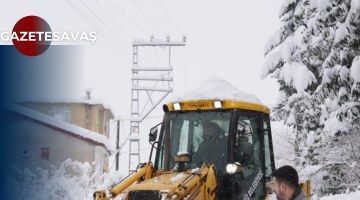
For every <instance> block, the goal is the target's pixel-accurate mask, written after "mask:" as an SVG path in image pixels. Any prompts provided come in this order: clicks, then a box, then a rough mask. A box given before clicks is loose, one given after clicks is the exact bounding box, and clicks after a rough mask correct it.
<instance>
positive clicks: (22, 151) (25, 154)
mask: <svg viewBox="0 0 360 200" xmlns="http://www.w3.org/2000/svg"><path fill="white" fill-rule="evenodd" d="M29 154H30V153H29V149H28V148H22V149H21V156H24V157H28V156H29Z"/></svg>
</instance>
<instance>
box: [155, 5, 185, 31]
mask: <svg viewBox="0 0 360 200" xmlns="http://www.w3.org/2000/svg"><path fill="white" fill-rule="evenodd" d="M155 1H156V2H157V3H158V5H159V6H160V7H161V9H162V10H163V11H164V13H165V14H166V15H167V16H168V18H169V19H170V21H171V22H172V23H173V24H174V26H175V27H176V28H177V30H178V31H179V32H180V33H181V34H183V33H182V31H181V30H180V28H179V27H178V26H177V25H176V24H175V22H174V21H173V20H172V19H171V17H170V15H169V14H168V13H167V12H166V10H165V9H164V7H163V6H162V5H161V4H160V2H159V1H158V0H155Z"/></svg>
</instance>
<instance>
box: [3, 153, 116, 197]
mask: <svg viewBox="0 0 360 200" xmlns="http://www.w3.org/2000/svg"><path fill="white" fill-rule="evenodd" d="M2 173H3V174H1V175H2V177H3V178H2V185H4V186H5V188H4V189H5V190H6V191H7V193H6V194H2V197H3V198H4V199H28V200H38V199H64V200H70V199H78V200H91V199H93V196H92V195H93V193H94V192H95V191H96V190H99V188H101V189H108V188H109V187H110V186H111V185H113V184H115V183H117V182H119V180H121V176H120V174H119V173H118V172H112V173H111V174H106V173H101V174H100V173H94V168H93V166H91V165H90V164H89V163H87V162H85V163H80V162H77V161H72V160H71V159H67V160H66V161H65V162H63V163H62V165H61V166H60V167H59V168H58V169H56V168H55V167H54V166H53V170H51V171H47V170H42V169H41V168H38V169H37V170H36V171H34V172H33V171H30V170H28V169H27V168H25V169H24V170H20V169H19V168H17V167H16V166H14V165H11V166H9V167H8V168H6V170H4V171H2ZM100 181H101V182H102V183H101V182H100ZM98 185H99V186H101V187H98Z"/></svg>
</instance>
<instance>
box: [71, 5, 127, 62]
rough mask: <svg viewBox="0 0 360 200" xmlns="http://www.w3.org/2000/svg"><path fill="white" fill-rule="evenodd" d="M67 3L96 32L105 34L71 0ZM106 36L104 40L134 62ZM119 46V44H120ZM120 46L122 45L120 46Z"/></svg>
mask: <svg viewBox="0 0 360 200" xmlns="http://www.w3.org/2000/svg"><path fill="white" fill-rule="evenodd" d="M66 1H67V2H68V4H69V5H70V6H71V7H72V8H74V10H75V11H76V12H77V13H78V14H79V15H80V16H81V17H82V18H83V19H84V20H85V21H86V22H88V23H89V25H90V26H92V27H93V28H94V29H95V30H97V31H98V32H99V34H100V35H103V34H102V33H101V31H99V30H101V28H96V27H95V26H97V25H96V24H95V23H94V22H93V23H94V24H92V23H91V22H90V21H91V20H90V19H88V18H87V16H86V15H85V14H84V13H83V12H81V10H80V9H79V8H77V7H76V6H75V5H74V4H73V3H71V2H70V1H69V0H66ZM104 34H105V35H107V37H109V38H110V39H111V40H112V41H114V42H115V43H116V44H118V43H117V42H116V41H115V40H114V39H112V38H111V37H110V36H109V35H108V34H107V33H106V32H104ZM105 35H103V36H104V39H105V40H106V41H108V42H109V43H110V45H111V46H113V47H114V48H115V49H116V50H118V51H119V52H120V53H121V54H122V55H123V56H124V57H125V58H127V59H128V60H129V61H130V62H132V60H131V59H130V58H129V57H128V56H126V55H125V54H124V53H123V52H122V51H121V50H120V49H118V48H117V47H116V46H115V45H114V43H113V42H110V41H109V40H108V39H107V37H106V36H105ZM118 45H119V44H118ZM119 46H120V45H119Z"/></svg>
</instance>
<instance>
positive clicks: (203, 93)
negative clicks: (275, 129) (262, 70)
mask: <svg viewBox="0 0 360 200" xmlns="http://www.w3.org/2000/svg"><path fill="white" fill-rule="evenodd" d="M194 100H233V101H243V102H250V103H258V104H259V103H260V100H259V99H258V98H257V97H256V96H255V95H253V94H248V93H245V92H242V91H240V90H239V89H237V88H236V87H235V86H233V85H232V84H231V83H229V82H227V81H226V80H224V79H222V78H220V77H217V76H210V77H209V78H207V79H206V80H205V82H203V83H201V84H200V85H199V87H197V88H195V89H192V90H190V91H189V92H187V93H186V94H185V95H184V96H182V97H177V98H175V99H173V100H172V101H171V102H174V101H194Z"/></svg>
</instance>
